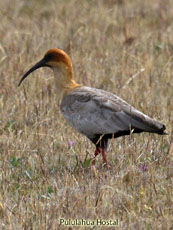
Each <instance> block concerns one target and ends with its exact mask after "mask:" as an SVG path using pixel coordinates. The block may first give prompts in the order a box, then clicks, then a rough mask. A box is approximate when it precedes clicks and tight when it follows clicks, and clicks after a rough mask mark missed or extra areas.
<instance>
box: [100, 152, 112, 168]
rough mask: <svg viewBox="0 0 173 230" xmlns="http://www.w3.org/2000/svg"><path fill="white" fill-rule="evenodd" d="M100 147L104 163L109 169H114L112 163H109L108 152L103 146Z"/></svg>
mask: <svg viewBox="0 0 173 230" xmlns="http://www.w3.org/2000/svg"><path fill="white" fill-rule="evenodd" d="M100 149H101V153H102V157H103V161H104V165H105V166H106V168H107V169H112V165H111V164H108V161H107V158H106V153H105V151H104V149H103V148H100Z"/></svg>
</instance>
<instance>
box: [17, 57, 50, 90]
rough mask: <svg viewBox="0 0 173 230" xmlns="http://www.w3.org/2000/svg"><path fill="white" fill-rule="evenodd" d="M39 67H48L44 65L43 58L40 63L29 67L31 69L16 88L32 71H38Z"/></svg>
mask: <svg viewBox="0 0 173 230" xmlns="http://www.w3.org/2000/svg"><path fill="white" fill-rule="evenodd" d="M40 67H50V66H49V65H48V64H46V60H45V58H43V59H41V61H39V62H38V63H37V64H35V65H34V66H33V67H31V69H29V70H28V71H27V72H26V73H25V74H24V76H23V77H22V78H21V80H20V82H19V84H18V87H19V86H20V85H21V83H22V81H23V80H24V79H25V78H26V77H27V76H28V75H29V74H30V73H32V72H33V71H35V70H36V69H39V68H40Z"/></svg>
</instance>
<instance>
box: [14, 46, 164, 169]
mask: <svg viewBox="0 0 173 230" xmlns="http://www.w3.org/2000/svg"><path fill="white" fill-rule="evenodd" d="M41 67H48V68H50V69H52V70H53V73H54V80H55V86H56V87H55V89H56V93H57V95H58V98H59V100H60V111H61V112H62V114H63V115H64V118H65V120H66V121H67V123H68V124H69V125H71V126H72V127H73V128H74V129H75V130H76V131H77V132H79V133H81V134H83V135H84V136H86V137H87V138H88V139H89V140H90V141H91V142H92V143H93V144H94V145H95V152H94V156H93V158H92V161H91V165H95V163H96V157H97V156H98V155H99V154H101V155H102V158H103V163H104V165H105V166H106V167H107V168H109V166H110V165H109V164H108V161H107V157H106V150H107V145H108V140H109V139H112V138H118V137H121V136H125V135H131V134H133V133H141V132H148V133H156V134H159V135H164V134H166V132H165V129H166V126H165V125H164V124H162V123H161V122H159V121H157V120H154V119H153V118H151V117H149V116H147V115H146V114H144V113H142V112H140V111H139V110H137V109H136V108H135V107H133V106H132V105H130V104H128V103H127V102H126V101H125V100H123V99H121V98H120V97H118V96H116V95H115V94H113V93H111V92H107V91H105V90H102V89H97V88H92V87H87V86H83V85H81V84H78V83H77V82H76V81H75V80H74V76H73V66H72V62H71V59H70V57H69V56H68V55H67V53H65V52H64V51H63V50H61V49H57V48H53V49H50V50H48V51H47V52H46V53H45V55H44V57H43V58H42V59H41V60H40V61H39V62H37V63H36V64H35V65H34V66H32V67H31V68H30V69H29V70H28V71H27V72H26V73H25V74H24V75H23V77H22V78H21V80H20V81H19V84H18V86H20V85H21V83H22V82H23V80H24V79H25V78H26V77H27V76H28V75H29V74H31V73H32V72H33V71H35V70H37V69H39V68H41ZM57 104H58V103H57Z"/></svg>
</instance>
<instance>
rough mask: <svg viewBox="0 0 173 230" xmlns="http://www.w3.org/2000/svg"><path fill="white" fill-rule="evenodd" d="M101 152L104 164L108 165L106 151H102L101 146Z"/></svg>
mask: <svg viewBox="0 0 173 230" xmlns="http://www.w3.org/2000/svg"><path fill="white" fill-rule="evenodd" d="M101 153H102V157H103V161H104V163H105V164H106V165H108V161H107V158H106V153H105V151H104V149H103V148H101Z"/></svg>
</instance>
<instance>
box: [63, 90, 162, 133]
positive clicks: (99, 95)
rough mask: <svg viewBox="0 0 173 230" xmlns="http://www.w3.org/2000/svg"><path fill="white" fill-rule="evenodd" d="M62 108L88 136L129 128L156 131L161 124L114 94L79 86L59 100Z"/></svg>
mask: <svg viewBox="0 0 173 230" xmlns="http://www.w3.org/2000/svg"><path fill="white" fill-rule="evenodd" d="M61 111H62V113H63V114H64V117H65V118H66V120H67V121H68V122H69V123H70V124H71V126H72V127H73V128H75V129H76V130H77V131H78V132H80V133H83V134H84V135H86V136H88V137H92V136H94V135H96V134H111V133H116V132H119V131H126V130H129V129H132V130H133V129H138V130H143V131H146V132H157V131H158V132H159V130H160V129H162V128H163V124H161V123H160V122H157V121H155V120H153V119H152V118H150V117H148V116H147V115H145V114H143V113H141V112H140V111H138V110H136V109H135V108H134V107H132V106H130V105H129V104H128V103H127V102H125V101H124V100H122V99H121V98H119V97H117V96H116V95H114V94H111V93H109V92H106V91H104V90H100V89H94V88H90V87H78V88H76V89H74V90H73V91H71V92H70V93H68V94H67V95H66V96H65V97H64V98H63V100H62V103H61Z"/></svg>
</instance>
